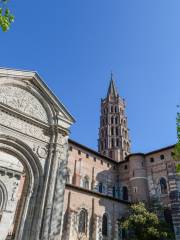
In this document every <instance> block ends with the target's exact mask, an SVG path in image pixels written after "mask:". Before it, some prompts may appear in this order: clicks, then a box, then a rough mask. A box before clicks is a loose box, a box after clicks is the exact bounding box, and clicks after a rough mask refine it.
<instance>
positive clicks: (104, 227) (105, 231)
mask: <svg viewBox="0 0 180 240" xmlns="http://www.w3.org/2000/svg"><path fill="white" fill-rule="evenodd" d="M102 235H103V236H104V237H107V235H108V219H107V216H106V214H104V215H103V218H102Z"/></svg>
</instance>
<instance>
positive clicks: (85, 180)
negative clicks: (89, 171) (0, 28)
mask: <svg viewBox="0 0 180 240" xmlns="http://www.w3.org/2000/svg"><path fill="white" fill-rule="evenodd" d="M83 188H86V189H89V177H88V176H85V177H84V179H83Z"/></svg>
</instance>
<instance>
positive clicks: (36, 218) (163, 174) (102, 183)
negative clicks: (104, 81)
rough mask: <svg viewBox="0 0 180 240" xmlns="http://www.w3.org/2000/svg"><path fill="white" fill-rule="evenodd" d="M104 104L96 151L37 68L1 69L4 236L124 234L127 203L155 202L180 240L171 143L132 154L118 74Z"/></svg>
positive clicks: (53, 238)
mask: <svg viewBox="0 0 180 240" xmlns="http://www.w3.org/2000/svg"><path fill="white" fill-rule="evenodd" d="M100 104H101V111H100V112H101V114H100V126H99V138H98V151H96V150H93V149H90V148H89V147H88V146H85V145H83V143H80V142H76V141H74V140H72V139H71V138H70V136H69V135H70V126H71V125H72V124H73V123H74V121H75V120H74V118H73V117H72V115H71V114H70V113H69V112H68V111H67V109H66V108H65V106H64V105H63V104H62V103H61V102H60V101H59V100H58V99H57V97H56V96H55V95H54V94H53V92H52V91H51V90H50V89H49V88H48V86H47V85H46V84H45V83H44V82H43V80H42V79H41V77H40V76H39V75H38V74H37V73H36V72H30V71H20V70H14V69H4V68H1V69H0V240H8V239H9V240H80V239H82V240H127V239H128V237H127V233H126V232H125V231H124V229H122V228H121V225H120V223H121V221H122V219H123V218H124V217H126V216H127V214H128V210H129V206H130V204H132V203H134V202H144V203H145V204H147V205H148V204H150V203H152V202H153V201H156V202H158V203H159V204H161V206H162V208H163V211H162V212H161V214H160V217H161V218H163V219H164V220H165V221H167V222H168V223H169V224H170V225H171V227H172V229H173V231H174V232H175V235H176V240H179V239H180V205H179V201H180V199H179V197H178V194H177V192H178V189H180V186H179V181H177V176H176V174H175V161H174V158H173V155H174V145H172V146H167V147H164V148H161V149H155V150H154V151H152V152H147V153H142V152H138V153H131V141H130V138H129V132H128V119H127V116H126V111H125V110H126V103H125V100H124V99H122V98H121V96H119V94H118V91H117V89H116V86H115V82H114V80H113V76H111V79H110V83H109V88H108V89H107V93H106V95H105V97H104V98H103V99H101V103H100Z"/></svg>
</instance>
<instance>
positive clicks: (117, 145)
mask: <svg viewBox="0 0 180 240" xmlns="http://www.w3.org/2000/svg"><path fill="white" fill-rule="evenodd" d="M116 147H119V138H117V139H116Z"/></svg>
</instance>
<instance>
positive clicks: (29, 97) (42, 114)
mask: <svg viewBox="0 0 180 240" xmlns="http://www.w3.org/2000/svg"><path fill="white" fill-rule="evenodd" d="M0 102H1V103H3V104H6V105H8V106H10V107H12V108H14V109H17V110H19V111H20V112H23V113H25V114H28V115H30V116H32V117H34V118H36V119H40V120H41V121H43V122H48V118H47V114H46V111H45V109H44V107H43V106H42V104H41V103H40V101H39V100H38V99H37V98H36V97H35V96H33V94H31V93H30V92H28V91H26V90H24V89H22V88H19V87H16V86H1V87H0Z"/></svg>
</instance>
